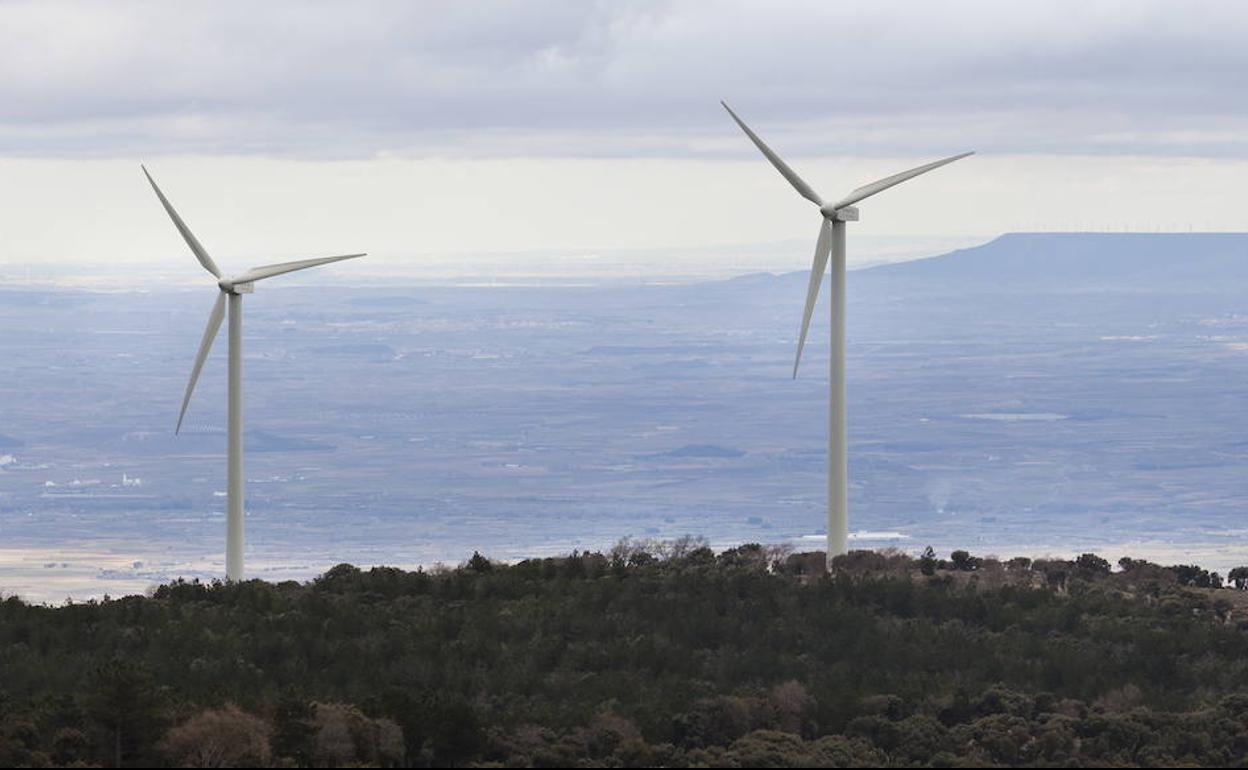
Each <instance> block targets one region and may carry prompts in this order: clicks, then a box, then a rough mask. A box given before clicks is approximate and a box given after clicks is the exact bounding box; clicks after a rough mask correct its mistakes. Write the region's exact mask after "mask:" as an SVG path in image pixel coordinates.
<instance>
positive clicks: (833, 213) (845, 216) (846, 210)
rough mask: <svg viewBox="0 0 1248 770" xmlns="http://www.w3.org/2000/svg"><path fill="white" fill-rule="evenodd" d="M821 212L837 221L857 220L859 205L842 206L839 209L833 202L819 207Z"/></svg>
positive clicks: (825, 216)
mask: <svg viewBox="0 0 1248 770" xmlns="http://www.w3.org/2000/svg"><path fill="white" fill-rule="evenodd" d="M819 213H820V214H823V217H824V219H830V220H833V221H836V222H857V221H858V207H857V206H841V207H840V208H839V209H838V208H836V207H834V206H833V205H832V204H828V205H826V206H820V207H819Z"/></svg>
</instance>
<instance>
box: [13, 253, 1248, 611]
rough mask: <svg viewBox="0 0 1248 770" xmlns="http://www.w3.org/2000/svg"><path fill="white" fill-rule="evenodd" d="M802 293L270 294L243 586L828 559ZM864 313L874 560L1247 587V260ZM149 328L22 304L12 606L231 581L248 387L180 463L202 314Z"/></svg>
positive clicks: (852, 414)
mask: <svg viewBox="0 0 1248 770" xmlns="http://www.w3.org/2000/svg"><path fill="white" fill-rule="evenodd" d="M805 281H806V276H805V275H803V274H801V273H794V274H788V275H783V276H774V275H766V274H759V275H747V276H742V277H739V278H736V279H732V280H727V281H720V282H712V283H700V284H686V285H671V286H650V285H640V284H633V285H629V284H622V283H612V284H605V285H601V286H594V287H559V288H540V287H524V288H518V287H511V288H509V287H472V288H464V287H445V288H430V287H414V288H404V287H386V288H376V287H371V288H360V289H349V290H342V291H337V292H334V293H330V292H327V291H326V290H325V289H324V288H321V287H308V288H299V287H289V286H288V287H280V286H277V285H274V286H272V287H269V286H265V287H263V290H262V291H258V292H257V293H256V295H255V296H254V297H253V298H251V299H250V300H249V302H248V307H247V313H248V314H249V320H248V327H247V338H246V342H245V355H246V366H247V368H248V372H247V393H246V398H247V402H248V414H249V426H250V428H252V429H253V432H251V433H250V434H249V436H248V452H249V458H248V476H249V501H248V509H249V520H248V527H249V531H248V539H249V553H250V554H251V555H250V556H249V561H250V563H251V564H254V565H256V566H257V568H258V569H259V570H260V571H261V574H262V575H264V576H270V577H282V576H295V577H306V576H309V575H312V574H315V573H317V572H319V571H321V570H323V569H324V568H326V567H327V566H329V565H332V564H334V563H337V562H341V561H351V562H355V563H358V564H374V563H394V564H400V565H406V566H412V565H417V564H432V563H434V562H437V561H439V560H443V559H457V558H460V557H461V556H462V554H464V553H465V552H471V551H472V550H473V549H480V550H482V551H483V552H486V553H488V554H489V555H490V556H491V557H494V558H503V559H506V558H519V557H522V556H529V555H541V554H551V553H562V552H568V551H571V550H573V549H584V548H602V547H606V546H609V545H610V544H611V543H612V542H614V541H616V540H617V539H619V538H620V537H623V536H632V537H634V538H671V537H678V536H681V535H685V534H693V535H697V536H702V537H705V538H707V539H708V540H709V541H710V542H711V543H712V544H714V545H731V544H737V543H741V542H748V541H760V542H767V543H779V542H788V543H791V544H793V545H794V546H795V547H797V548H821V547H822V542H821V540H820V539H819V538H818V537H817V536H818V535H819V533H820V532H822V526H823V515H824V514H823V506H824V502H823V501H824V477H823V468H824V450H825V445H824V441H825V438H824V437H825V431H826V378H827V321H826V315H827V312H828V309H827V305H826V301H827V300H826V294H825V296H824V299H823V300H822V301H821V304H820V306H819V309H818V311H817V312H818V315H817V317H816V322H815V324H814V325H813V332H812V338H811V341H810V344H809V347H808V353H807V355H806V356H805V357H804V360H803V364H802V372H801V375H800V376H799V378H798V379H797V380H796V381H794V380H792V379H791V378H790V371H791V366H792V356H793V352H794V345H795V337H796V331H797V325H798V320H799V313H800V310H801V305H800V303H801V297H802V294H803V292H804V284H805ZM849 294H850V297H849V302H850V303H851V306H850V308H849V337H850V347H849V398H850V404H849V418H850V443H851V446H850V451H851V460H850V475H851V521H850V529H851V532H856V533H857V538H856V539H855V540H854V541H853V542H854V543H856V544H858V545H861V546H870V547H880V546H885V545H895V546H897V547H900V548H904V549H906V550H919V549H921V548H922V547H923V546H925V545H927V544H929V543H930V544H932V545H933V546H935V547H936V548H937V549H938V550H944V551H948V550H949V549H951V548H958V547H966V548H972V549H976V550H980V551H987V552H997V553H1002V554H1004V553H1009V552H1011V551H1017V552H1025V553H1028V554H1031V555H1035V554H1036V553H1038V552H1043V551H1045V550H1046V549H1048V550H1051V551H1052V552H1055V553H1056V552H1071V551H1076V550H1088V549H1093V550H1095V549H1099V550H1102V551H1107V552H1112V551H1113V550H1114V549H1117V548H1123V547H1124V546H1127V545H1130V546H1131V547H1130V548H1127V549H1126V550H1131V551H1132V552H1133V553H1135V554H1136V555H1139V556H1149V555H1150V551H1149V549H1159V550H1166V549H1168V550H1167V554H1168V557H1167V560H1168V561H1180V560H1185V559H1188V560H1200V561H1203V562H1205V563H1207V564H1208V566H1217V567H1219V568H1224V567H1225V566H1227V565H1230V564H1234V563H1239V562H1240V561H1248V545H1246V544H1245V542H1244V538H1243V536H1244V534H1245V533H1248V524H1245V522H1244V513H1245V511H1246V510H1248V481H1245V479H1246V478H1248V473H1246V471H1248V234H1190V235H1189V234H1164V235H1155V234H1010V235H1005V236H1002V237H1000V238H998V239H996V240H993V241H991V242H990V243H987V244H985V245H983V246H979V247H976V248H972V249H963V250H960V251H956V252H952V253H950V254H947V255H944V256H940V257H934V258H931V259H926V260H919V261H915V262H908V263H903V264H898V265H889V266H883V267H876V268H871V269H867V270H858V271H853V272H851V273H850V277H849ZM143 299H144V301H143V302H134V301H131V300H132V298H131V297H129V296H127V295H126V294H120V293H89V292H80V291H69V290H16V289H15V290H6V291H3V292H0V323H3V325H4V327H3V328H4V334H3V335H2V336H0V360H3V361H4V362H5V364H4V366H5V372H4V376H3V377H2V378H0V591H3V592H18V593H22V594H23V595H26V596H31V597H36V598H47V599H52V600H55V599H59V598H63V596H64V595H66V594H67V593H73V594H74V595H76V596H84V595H88V594H91V593H95V594H99V593H105V592H111V593H121V592H125V591H130V590H141V589H142V587H143V586H144V585H147V584H149V583H154V582H157V581H161V580H166V579H168V578H170V577H173V576H175V575H179V574H184V575H188V576H194V575H200V576H211V575H215V574H218V573H219V572H220V569H221V562H222V553H221V552H222V550H223V543H222V533H223V529H224V520H223V507H224V498H223V497H221V496H220V493H221V492H222V491H223V490H224V474H225V468H224V455H223V450H224V424H225V422H224V407H225V395H224V379H225V366H224V364H225V361H224V357H223V354H222V351H221V350H217V351H215V352H214V356H213V359H212V360H210V362H209V364H208V367H207V369H206V370H205V374H204V376H203V378H202V380H201V383H200V390H199V392H197V393H196V396H195V400H194V402H193V403H192V405H191V409H190V412H189V414H188V417H187V425H186V427H184V430H183V435H180V436H177V437H174V436H173V423H174V421H175V419H176V415H177V408H178V401H179V399H180V397H181V393H182V388H183V387H184V385H185V377H186V375H187V373H188V370H189V367H190V364H191V360H192V357H193V355H194V347H195V345H196V344H197V342H198V339H199V334H200V333H201V331H202V325H203V322H204V317H205V316H206V315H207V312H208V309H209V307H208V304H207V303H206V300H205V297H204V296H202V295H201V293H199V292H180V291H168V292H152V293H150V294H145V295H144V297H143ZM222 347H223V346H222ZM19 551H20V554H21V555H20V556H18V555H17V554H18V553H19ZM6 554H8V556H6ZM1189 557H1190V558H1189Z"/></svg>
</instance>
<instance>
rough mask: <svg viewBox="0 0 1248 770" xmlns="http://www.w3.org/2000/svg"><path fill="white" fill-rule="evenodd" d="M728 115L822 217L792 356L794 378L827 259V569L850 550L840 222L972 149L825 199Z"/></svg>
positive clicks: (734, 116) (842, 229) (853, 218)
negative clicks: (861, 206) (881, 195)
mask: <svg viewBox="0 0 1248 770" xmlns="http://www.w3.org/2000/svg"><path fill="white" fill-rule="evenodd" d="M720 104H722V105H723V106H724V109H725V110H728V114H729V115H731V116H732V119H733V120H735V121H736V123H737V125H738V126H740V127H741V130H742V131H744V132H745V135H746V136H748V137H749V138H750V141H752V142H754V145H755V146H756V147H758V149H759V150H760V151H761V152H762V153H763V155H765V156H767V160H769V161H771V165H773V166H775V167H776V170H777V171H779V172H780V175H781V176H783V177H784V178H785V179H787V180H788V181H789V184H791V185H793V189H795V190H797V192H798V194H799V195H801V196H802V197H803V198H805V199H806V200H808V201H810V202H811V203H813V204H815V205H816V206H818V207H819V215H820V217H821V218H822V219H821V221H820V223H819V238H818V240H817V241H815V259H814V263H813V264H812V265H811V268H810V283H809V284H808V286H807V288H806V309H805V311H804V312H803V314H802V330H801V334H800V335H799V336H798V338H797V357H796V358H795V359H794V361H793V378H794V379H797V366H798V364H799V363H801V360H802V348H803V347H804V346H805V345H806V331H807V330H808V329H809V328H810V315H811V313H812V312H814V309H815V300H816V299H818V298H819V287H820V285H821V284H822V283H823V272H824V270H825V269H826V267H827V264H828V257H829V256H831V258H832V280H831V283H832V288H831V292H832V303H831V304H832V355H831V363H830V367H831V378H830V382H829V393H828V551H827V557H826V558H827V564H826V566H827V568H828V569H831V568H832V560H833V559H834V558H836V557H837V556H840V555H842V554H844V553H847V552H848V551H849V513H848V499H847V497H848V496H847V489H846V487H847V477H848V469H847V465H846V457H845V455H846V441H845V223H846V222H857V221H858V209H857V208H856V207H855V206H854V204H855V203H858V202H859V201H861V200H864V199H866V198H870V197H871V196H872V195H875V194H876V193H879V192H883V191H884V190H887V189H888V188H890V187H892V186H893V185H898V184H901V183H902V182H905V181H906V180H909V179H913V178H914V177H916V176H918V175H919V174H926V173H927V172H928V171H931V170H933V169H937V168H940V167H941V166H944V165H946V164H949V163H952V162H954V161H955V160H960V159H962V158H965V157H966V156H968V155H974V153H973V152H964V153H961V154H959V155H953V156H950V157H948V158H944V159H942V160H938V161H935V162H933V163H928V164H925V165H922V166H919V167H918V168H912V169H910V170H909V171H902V172H901V173H899V174H893V175H892V176H888V177H884V178H883V179H880V180H878V181H875V182H871V183H870V184H865V185H863V186H862V187H858V188H856V189H854V190H853V191H851V192H850V193H849V194H848V195H846V196H845V197H843V198H841V199H840V200H838V201H836V202H835V203H824V201H823V199H822V198H820V197H819V195H818V194H817V193H816V192H815V191H814V189H813V188H811V186H810V185H808V184H806V182H804V181H802V178H801V177H799V176H798V175H797V173H796V172H795V171H793V169H791V168H789V165H788V164H787V163H785V162H784V161H783V160H782V159H781V158H780V156H779V155H777V154H776V153H775V152H773V151H772V149H771V148H770V147H768V146H767V145H766V144H765V143H763V140H762V139H759V138H758V134H756V133H754V132H753V131H751V130H750V127H749V126H747V125H745V122H744V121H742V120H741V118H739V117H737V113H735V112H733V111H732V108H731V107H729V106H728V104H727V103H726V102H720Z"/></svg>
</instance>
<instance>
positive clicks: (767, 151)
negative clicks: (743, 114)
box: [720, 101, 823, 206]
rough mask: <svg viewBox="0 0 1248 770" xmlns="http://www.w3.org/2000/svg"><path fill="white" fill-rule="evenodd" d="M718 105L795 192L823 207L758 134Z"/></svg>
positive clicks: (812, 191) (727, 107)
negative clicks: (735, 122)
mask: <svg viewBox="0 0 1248 770" xmlns="http://www.w3.org/2000/svg"><path fill="white" fill-rule="evenodd" d="M720 104H722V105H724V109H725V110H728V114H729V115H731V116H732V119H733V120H735V121H737V125H738V126H740V127H741V130H742V131H744V132H745V135H746V136H748V137H750V141H752V142H753V143H754V146H755V147H757V148H758V149H759V150H761V151H762V153H763V155H766V156H767V160H769V161H771V165H773V166H775V167H776V171H779V172H780V175H781V176H783V177H784V178H785V179H787V180H789V184H791V185H793V189H795V190H797V191H798V193H800V194H801V196H802V197H803V198H805V199H806V200H808V201H810V202H811V203H813V204H815V205H816V206H822V205H823V199H822V198H820V197H819V194H818V193H816V192H815V191H814V190H813V189H811V186H810V185H808V184H806V182H804V181H803V180H802V178H801V177H800V176H798V175H797V172H796V171H794V170H793V169H791V168H789V164H787V163H785V162H784V161H783V160H781V159H780V156H779V155H777V154H776V153H774V152H772V149H771V148H770V147H768V146H767V145H766V144H765V143H764V142H763V140H762V139H759V138H758V134H756V133H754V132H753V131H751V130H750V127H749V126H747V125H745V121H743V120H741V118H738V117H737V113H735V112H733V111H732V108H731V107H729V106H728V103H727V102H722V101H721V102H720Z"/></svg>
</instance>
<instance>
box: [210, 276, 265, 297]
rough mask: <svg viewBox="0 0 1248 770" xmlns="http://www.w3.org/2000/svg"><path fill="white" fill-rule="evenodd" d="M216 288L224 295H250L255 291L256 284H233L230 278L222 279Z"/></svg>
mask: <svg viewBox="0 0 1248 770" xmlns="http://www.w3.org/2000/svg"><path fill="white" fill-rule="evenodd" d="M217 288H219V289H220V290H221V291H223V292H225V293H226V294H251V293H252V292H254V291H255V290H256V284H255V283H254V282H253V281H247V282H245V283H243V282H239V283H235V281H234V280H233V279H231V278H222V279H221V280H219V281H217Z"/></svg>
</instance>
